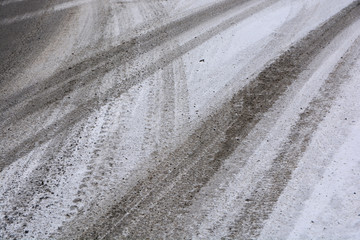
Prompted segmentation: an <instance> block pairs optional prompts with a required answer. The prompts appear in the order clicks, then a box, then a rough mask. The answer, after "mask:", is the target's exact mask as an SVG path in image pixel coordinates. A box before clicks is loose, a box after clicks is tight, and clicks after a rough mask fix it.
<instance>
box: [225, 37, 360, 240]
mask: <svg viewBox="0 0 360 240" xmlns="http://www.w3.org/2000/svg"><path fill="white" fill-rule="evenodd" d="M359 44H360V38H358V39H357V40H356V41H355V43H354V44H353V45H352V47H351V48H350V49H349V50H348V51H347V53H346V54H345V55H344V56H343V57H342V60H341V62H339V64H338V65H337V67H336V68H335V70H334V71H333V72H332V73H331V74H330V77H329V78H328V79H327V80H326V81H325V83H324V84H323V86H322V88H321V89H320V92H319V96H318V97H316V98H315V99H314V100H312V101H311V103H310V105H309V106H308V107H307V108H306V109H305V110H304V112H303V113H302V114H300V119H299V120H298V121H297V123H296V124H295V125H294V126H293V127H292V130H291V133H290V135H289V137H288V140H287V142H286V143H285V144H283V146H282V147H281V151H280V153H279V154H278V156H277V157H276V158H275V159H274V161H273V165H272V166H271V168H270V170H268V171H267V173H266V174H265V176H264V177H263V178H262V179H261V181H260V182H259V183H258V184H257V186H256V190H255V191H254V192H253V193H252V195H251V197H250V199H251V201H249V202H247V203H246V204H245V207H244V210H243V211H242V214H241V215H240V216H239V217H238V221H236V222H235V223H234V224H232V226H233V227H232V233H231V234H230V235H229V236H227V237H226V238H229V239H234V238H236V239H237V238H239V239H254V238H256V237H257V236H258V235H259V234H260V230H261V228H262V226H263V224H264V221H265V220H266V219H268V217H269V216H270V214H271V213H272V210H273V208H274V206H275V204H276V202H277V200H278V198H279V197H280V195H281V194H282V192H283V190H284V189H285V187H286V186H287V183H288V182H289V180H290V179H291V175H292V172H293V171H294V170H295V169H296V167H297V165H298V162H299V161H300V159H301V157H302V156H303V154H304V153H305V151H306V149H307V147H308V145H309V143H310V140H311V138H312V135H313V133H315V132H316V130H317V128H318V126H319V124H320V122H321V121H322V120H323V119H324V118H325V117H326V116H327V114H328V112H329V110H330V108H331V106H332V104H333V102H334V100H335V99H336V97H337V95H338V93H339V90H340V87H341V86H342V85H343V84H344V83H345V82H346V81H347V80H348V79H349V76H348V72H349V70H350V69H351V68H352V67H353V66H354V64H355V63H356V60H357V59H359V57H360V48H359ZM349 63H350V64H349Z"/></svg>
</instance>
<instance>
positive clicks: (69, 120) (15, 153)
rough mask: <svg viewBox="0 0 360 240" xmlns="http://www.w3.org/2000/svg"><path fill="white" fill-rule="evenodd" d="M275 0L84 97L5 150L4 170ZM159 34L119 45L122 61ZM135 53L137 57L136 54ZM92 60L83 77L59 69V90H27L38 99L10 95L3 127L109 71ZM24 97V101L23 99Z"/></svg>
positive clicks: (1, 165) (82, 66)
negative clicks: (148, 38) (49, 122)
mask: <svg viewBox="0 0 360 240" xmlns="http://www.w3.org/2000/svg"><path fill="white" fill-rule="evenodd" d="M276 1H277V0H274V1H266V2H262V3H260V4H259V5H256V6H254V7H252V8H251V9H249V10H248V11H246V12H242V13H240V14H239V15H236V16H234V17H232V18H230V19H228V20H226V21H224V22H222V23H220V24H219V25H218V26H216V27H214V28H212V29H210V30H209V31H207V32H205V33H203V34H201V35H199V36H197V38H194V39H192V40H190V41H189V42H187V43H185V44H183V45H181V46H180V47H178V48H175V49H173V50H170V51H169V52H167V53H165V54H164V55H163V56H162V57H161V58H160V59H159V60H157V61H156V62H154V63H152V64H151V65H149V66H146V67H145V68H143V69H141V70H139V72H137V73H136V74H135V75H133V76H130V77H128V78H126V79H124V81H122V82H121V83H117V84H116V85H115V86H114V87H112V88H110V89H109V90H108V91H107V92H106V93H105V94H103V95H102V96H95V98H90V99H88V98H84V100H85V102H82V103H81V102H80V103H79V104H78V107H77V108H76V109H75V110H73V111H72V112H70V113H68V114H66V115H65V116H64V117H62V118H61V119H59V120H58V121H57V122H56V123H53V124H51V125H49V126H48V127H47V129H42V130H40V131H39V132H38V133H37V134H35V135H34V136H33V137H31V138H29V139H26V140H25V141H24V142H23V143H21V144H20V145H18V146H17V147H15V148H13V149H11V150H10V151H6V152H4V153H3V154H2V156H1V159H3V160H2V161H1V162H0V170H2V169H3V168H4V167H6V166H7V165H9V164H10V163H12V162H13V161H15V160H16V159H18V158H20V157H21V156H24V155H25V154H27V153H28V152H29V151H31V149H33V148H34V146H35V144H34V143H35V142H38V143H39V144H41V143H44V142H46V141H48V140H50V139H51V138H53V137H54V136H56V135H58V134H60V133H61V132H63V131H65V130H66V129H69V128H71V127H72V126H73V125H74V124H76V123H77V122H79V121H81V120H83V119H85V118H87V117H88V116H89V115H90V114H91V113H92V112H94V111H97V110H98V109H99V108H100V107H101V106H102V105H104V104H106V102H108V101H109V100H111V99H114V98H117V97H119V96H120V95H121V94H123V93H125V92H126V91H128V90H129V89H130V88H131V87H133V86H135V85H136V84H139V83H140V82H142V81H143V80H144V79H146V78H147V77H149V76H151V75H152V74H154V73H155V72H156V71H158V70H159V69H161V68H164V67H166V66H167V65H169V64H170V63H172V62H173V61H174V60H176V59H177V58H179V57H180V56H182V55H183V54H185V53H186V52H188V51H190V50H192V49H194V48H195V47H196V46H199V45H200V44H202V43H203V42H205V41H207V40H208V39H210V38H211V37H213V36H215V35H217V34H219V33H220V32H222V31H224V30H226V29H228V28H230V27H231V26H233V25H234V24H236V23H237V22H240V21H242V20H244V19H246V18H247V17H249V16H251V15H253V14H255V13H256V12H258V11H260V10H262V9H264V8H266V7H268V6H270V5H272V4H273V3H274V2H276ZM225 3H228V2H225ZM241 3H243V2H242V1H241V2H237V1H236V4H235V3H234V1H230V2H229V4H225V6H223V5H220V6H222V7H220V6H218V4H216V5H215V6H218V7H219V9H220V10H222V11H224V12H225V11H226V10H229V5H230V6H234V4H235V5H236V6H237V5H241ZM213 8H214V7H213V6H212V7H210V8H209V9H210V10H211V9H213ZM213 10H214V9H213ZM220 10H219V11H220ZM210 13H211V12H210ZM220 13H223V12H221V11H220ZM220 13H219V12H216V14H215V13H213V15H219V14H220ZM203 15H205V16H203ZM213 15H212V14H205V13H204V12H203V11H201V12H200V17H201V19H202V18H204V19H206V20H208V19H209V16H213ZM195 17H196V14H193V15H191V16H190V17H188V18H185V19H186V20H187V21H188V20H189V19H192V18H195ZM183 21H184V20H182V21H181V22H180V23H181V24H180V23H179V25H180V26H181V25H182V27H184V28H186V29H189V28H190V27H194V26H196V25H197V24H198V22H197V21H195V22H197V24H195V25H190V26H187V24H186V23H187V21H185V22H183ZM177 22H178V21H175V22H172V23H171V24H170V25H167V26H166V27H165V28H162V29H167V28H169V26H171V25H173V24H175V23H177ZM184 25H186V26H184ZM169 31H170V30H169ZM173 31H175V32H174V34H175V35H176V34H180V32H181V31H180V29H179V28H178V27H176V28H175V30H173ZM158 37H159V36H157V37H156V39H152V38H150V40H151V41H148V42H146V43H144V44H140V45H138V44H135V42H131V41H130V42H127V43H126V44H123V45H121V46H120V47H118V48H116V50H117V51H119V49H122V50H123V52H121V53H119V55H117V56H116V58H117V59H118V60H119V61H120V62H121V61H123V60H121V59H119V58H121V56H122V57H124V56H125V55H124V54H126V52H130V50H129V51H128V49H133V50H134V46H137V47H138V49H144V46H147V47H150V46H152V45H153V44H152V42H154V40H156V41H155V42H157V41H160V40H159V39H158ZM172 37H174V36H172V34H170V33H169V34H168V35H167V37H165V39H170V38H172ZM142 38H143V37H142ZM140 42H141V41H140ZM160 42H161V41H160ZM126 46H128V47H126ZM131 51H132V50H131ZM137 52H138V51H137ZM135 55H136V54H135ZM132 56H134V54H133V55H132ZM98 57H99V58H98V60H101V59H103V57H105V55H102V57H100V56H98ZM109 58H110V57H109ZM124 58H125V59H126V57H124ZM93 60H94V59H91V60H87V61H84V62H82V63H81V64H78V65H76V66H75V67H73V68H75V69H76V70H75V72H81V74H83V76H82V77H81V78H80V79H78V78H71V76H70V75H71V74H70V73H74V72H71V71H69V72H67V71H66V70H64V71H62V72H60V73H59V74H58V75H56V76H55V77H54V78H52V79H53V80H54V79H55V80H54V81H55V83H54V85H55V86H56V87H57V89H56V90H53V91H50V92H49V91H46V89H43V92H42V93H40V94H36V92H38V91H40V90H39V89H35V88H36V87H35V86H33V87H30V88H29V89H28V90H31V91H30V92H32V91H34V90H35V93H34V94H35V99H33V100H30V101H29V103H25V104H24V103H22V104H21V101H23V100H24V99H25V98H26V97H27V96H28V94H29V93H27V92H28V90H26V91H25V92H22V93H23V94H24V95H23V96H21V95H19V96H13V97H10V99H9V101H8V102H7V104H6V103H5V104H4V105H5V107H4V108H3V109H2V114H1V117H0V120H1V122H2V124H1V125H2V128H3V129H4V128H5V126H8V125H11V124H13V123H15V122H17V121H19V120H21V119H23V118H25V117H30V116H31V115H33V114H35V113H36V112H38V111H40V110H44V109H47V108H48V107H51V104H54V103H56V101H58V100H60V99H62V98H63V97H64V96H66V95H67V94H69V93H70V92H72V91H73V90H74V87H75V86H86V85H87V84H90V83H91V82H92V81H94V80H95V79H98V77H99V75H104V74H105V73H107V72H108V71H109V68H108V66H107V64H108V63H101V64H100V65H101V67H98V68H96V71H95V69H92V70H88V67H87V66H86V64H85V63H88V65H89V66H90V69H91V68H92V67H93V65H94V62H93ZM127 60H129V59H127ZM112 61H113V60H112ZM95 62H96V61H95ZM109 65H111V67H113V66H115V64H114V63H113V62H110V64H109ZM86 72H89V73H86ZM95 72H96V73H95ZM60 76H61V77H60ZM66 76H67V77H66ZM59 77H60V78H61V79H69V81H68V82H67V81H66V82H65V83H59V82H61V81H60V79H59ZM85 80H86V82H83V81H85ZM56 82H58V83H56ZM47 84H50V82H47V83H45V85H44V84H43V86H45V88H50V89H52V87H51V86H48V85H47ZM39 95H40V96H39ZM16 98H20V100H19V101H18V100H16ZM21 98H22V99H23V100H21ZM80 100H82V99H80ZM6 101H7V100H6ZM17 103H20V105H24V106H21V108H22V109H21V110H19V111H17V112H16V114H15V115H13V114H12V113H8V111H9V110H12V111H14V110H13V109H9V107H15V108H16V107H17V106H16V105H17Z"/></svg>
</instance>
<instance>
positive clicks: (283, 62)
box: [81, 1, 360, 239]
mask: <svg viewBox="0 0 360 240" xmlns="http://www.w3.org/2000/svg"><path fill="white" fill-rule="evenodd" d="M359 16H360V1H356V2H354V3H352V4H351V5H349V6H348V7H347V8H345V9H344V10H342V11H341V12H340V13H338V14H336V15H335V16H334V17H332V18H331V19H330V20H329V21H327V22H326V23H324V24H323V25H322V26H320V27H319V28H317V29H316V30H314V31H312V32H310V33H309V34H308V35H307V36H306V37H305V38H303V39H302V40H301V41H299V42H298V43H297V44H295V45H293V46H292V47H291V48H290V49H289V50H288V51H286V52H285V53H284V54H282V55H281V56H280V57H279V58H278V59H276V60H275V61H274V62H273V63H272V64H270V65H269V66H268V67H266V68H265V69H264V70H263V71H262V72H261V73H260V74H259V75H258V76H257V77H256V78H255V79H254V80H253V81H251V82H250V83H249V84H248V85H247V86H246V87H244V89H242V90H240V91H239V92H238V93H237V94H235V95H234V97H233V98H232V99H231V100H230V101H229V102H227V103H226V104H224V105H223V106H222V108H221V109H220V110H219V111H218V112H217V113H216V114H214V115H213V116H212V117H210V118H209V119H208V120H207V121H205V122H204V123H203V124H202V125H201V127H200V128H199V129H197V130H196V131H195V133H194V134H192V135H191V136H190V137H189V139H188V140H187V142H186V143H185V144H184V145H183V146H181V147H179V148H178V149H177V150H176V151H174V152H173V153H171V154H170V155H169V157H168V158H167V159H165V161H164V162H162V163H161V164H159V166H157V168H155V169H154V170H153V171H151V172H149V175H148V177H147V178H146V179H144V180H143V181H140V182H139V183H138V185H137V186H136V187H134V188H133V189H132V190H131V191H129V192H128V194H127V195H125V196H124V197H123V198H122V199H119V200H118V201H119V203H118V204H116V205H114V206H113V208H112V210H111V211H109V212H108V213H107V214H106V215H105V216H103V217H102V218H101V219H99V221H98V223H97V224H96V225H95V226H93V227H92V228H91V229H89V230H88V231H87V232H86V233H84V235H82V237H81V239H87V238H106V239H108V238H114V237H119V236H122V237H123V238H126V237H127V238H143V237H150V238H152V237H159V235H158V234H159V233H161V234H163V235H161V236H162V237H169V236H172V234H175V233H171V232H167V230H166V229H167V228H166V226H167V225H168V224H170V223H172V222H177V221H178V222H177V223H178V224H179V225H177V226H178V228H181V221H180V220H179V218H181V214H182V213H184V212H186V208H187V206H189V205H191V202H192V200H193V198H194V197H195V195H196V193H197V192H199V191H200V189H201V188H202V187H203V186H204V185H206V183H207V182H208V181H209V180H210V179H211V178H212V176H213V175H214V174H215V173H216V172H217V170H218V169H219V168H220V167H221V165H222V163H223V162H224V161H225V159H226V158H228V157H229V156H230V154H231V153H232V152H233V151H234V150H235V148H236V147H237V146H238V143H239V142H241V140H242V139H244V138H245V137H246V136H247V134H248V133H249V132H250V131H251V129H252V128H253V127H254V126H255V125H256V124H257V123H258V122H259V121H260V119H261V118H262V115H263V114H264V113H265V112H267V111H268V110H269V109H270V108H271V107H272V105H273V104H274V103H275V102H276V100H277V99H278V98H279V97H280V96H281V95H282V94H283V93H284V92H285V91H286V89H287V88H288V87H289V86H290V85H291V84H292V83H293V82H294V81H296V79H297V77H298V76H299V75H300V74H301V73H302V72H303V70H305V69H306V67H307V66H308V65H309V64H310V63H311V61H312V59H313V57H314V56H316V55H317V54H319V53H320V52H321V50H322V48H324V47H325V46H326V45H327V44H328V42H330V41H331V40H332V39H334V38H335V37H336V36H337V34H339V33H340V32H341V31H342V30H343V29H344V28H346V27H347V26H349V25H350V24H352V23H353V22H354V21H356V20H357V19H358V18H359ZM294 147H297V145H295V146H294ZM300 149H301V146H300ZM288 164H290V165H291V163H290V162H289V163H288ZM275 165H276V164H275ZM285 167H286V166H284V168H285ZM289 167H291V166H289ZM286 172H287V173H286V174H289V171H286ZM271 176H274V175H271ZM285 183H286V179H285ZM274 186H275V185H274ZM249 204H250V203H249ZM265 210H266V209H265ZM264 216H266V215H264ZM248 223H249V224H251V219H249V221H248ZM175 225H176V223H175ZM254 228H255V226H254Z"/></svg>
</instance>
